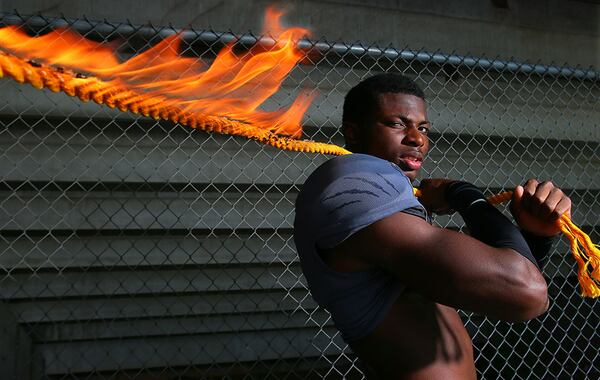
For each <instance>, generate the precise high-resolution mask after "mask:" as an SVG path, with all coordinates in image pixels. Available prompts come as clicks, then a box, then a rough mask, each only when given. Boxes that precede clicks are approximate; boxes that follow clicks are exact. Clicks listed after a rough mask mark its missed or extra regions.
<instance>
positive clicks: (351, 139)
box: [342, 121, 360, 148]
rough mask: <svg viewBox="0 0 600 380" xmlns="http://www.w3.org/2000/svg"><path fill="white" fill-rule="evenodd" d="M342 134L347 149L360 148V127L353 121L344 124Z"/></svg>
mask: <svg viewBox="0 0 600 380" xmlns="http://www.w3.org/2000/svg"><path fill="white" fill-rule="evenodd" d="M342 133H344V141H345V142H346V148H348V147H351V148H353V147H356V146H358V140H359V138H360V136H359V131H358V125H357V124H356V123H353V122H351V121H344V122H342Z"/></svg>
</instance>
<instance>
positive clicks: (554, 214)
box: [515, 179, 571, 220]
mask: <svg viewBox="0 0 600 380" xmlns="http://www.w3.org/2000/svg"><path fill="white" fill-rule="evenodd" d="M516 191H517V189H515V192H516ZM517 199H518V200H519V201H520V207H522V208H523V209H524V210H526V211H527V212H529V213H530V214H531V215H534V216H536V217H538V218H540V219H546V220H547V219H550V220H555V219H558V218H560V216H561V215H562V214H564V213H568V214H569V215H570V210H571V200H570V199H569V198H568V197H567V196H565V194H564V193H563V192H562V190H561V189H559V188H558V187H556V186H554V184H553V183H552V182H550V181H546V182H541V183H540V182H538V181H537V180H535V179H530V180H528V181H527V182H526V183H525V185H523V194H522V196H520V197H519V194H517Z"/></svg>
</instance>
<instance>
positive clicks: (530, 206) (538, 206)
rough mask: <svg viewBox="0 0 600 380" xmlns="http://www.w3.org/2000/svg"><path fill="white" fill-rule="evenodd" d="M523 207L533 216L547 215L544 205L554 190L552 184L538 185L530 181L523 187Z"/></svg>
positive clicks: (536, 182) (534, 181)
mask: <svg viewBox="0 0 600 380" xmlns="http://www.w3.org/2000/svg"><path fill="white" fill-rule="evenodd" d="M524 189H525V191H524V193H523V206H524V207H525V209H526V210H527V211H529V212H530V213H531V214H533V215H547V213H546V210H545V208H546V207H545V206H544V203H545V202H546V199H547V198H548V196H549V195H550V193H551V192H552V189H554V185H553V184H552V182H542V183H539V182H538V181H536V180H533V179H530V180H529V181H527V183H526V184H525V186H524Z"/></svg>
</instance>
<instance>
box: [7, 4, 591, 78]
mask: <svg viewBox="0 0 600 380" xmlns="http://www.w3.org/2000/svg"><path fill="white" fill-rule="evenodd" d="M270 3H272V1H265V0H257V1H247V0H206V1H193V0H187V1H166V0H160V1H122V0H102V1H100V0H96V1H77V0H66V1H60V0H53V1H48V0H45V1H44V0H4V1H0V10H13V9H16V10H18V11H19V12H20V13H22V14H32V13H37V12H41V13H42V14H44V15H46V16H53V15H54V16H58V15H61V14H64V15H65V16H66V17H70V18H80V17H83V16H86V17H88V18H89V19H92V20H94V19H96V20H101V19H107V20H109V21H111V22H123V21H126V20H130V21H131V22H132V23H134V24H144V23H147V22H151V23H153V24H154V25H169V24H171V25H173V26H175V27H185V26H187V25H190V24H191V25H192V26H193V27H195V28H198V29H205V28H213V29H215V30H217V31H227V30H233V31H236V32H238V33H240V32H245V31H248V30H252V31H253V32H255V33H259V31H260V25H261V20H262V16H263V13H264V9H265V8H266V7H267V6H268V5H269V4H270ZM281 3H282V4H284V6H285V7H286V8H288V10H289V12H288V15H287V16H286V20H287V22H289V24H290V25H302V26H305V27H308V28H310V29H311V30H312V31H313V34H312V36H313V38H316V39H319V38H326V39H327V40H329V41H335V40H339V41H344V42H355V41H360V42H361V43H363V44H367V45H369V44H378V45H383V46H388V45H392V46H394V47H396V48H402V47H405V46H408V47H410V48H412V49H421V48H424V49H426V50H428V51H435V50H440V51H442V52H445V53H451V52H456V53H457V54H460V55H476V56H487V57H497V56H498V57H500V58H503V59H511V58H514V59H516V60H518V61H534V62H537V61H538V60H539V61H541V62H544V63H551V62H555V63H556V64H558V65H563V64H565V63H567V64H568V65H572V66H575V65H581V66H583V67H589V66H594V67H596V68H598V67H600V3H599V2H597V1H589V0H570V1H566V0H549V1H544V0H528V1H516V0H506V4H507V6H508V7H507V8H501V7H498V6H495V5H494V3H493V2H492V1H491V0H450V1H426V2H424V1H418V0H404V1H402V0H351V1H342V0H326V1H309V0H304V1H303V0H294V1H283V2H281ZM496 3H498V1H496Z"/></svg>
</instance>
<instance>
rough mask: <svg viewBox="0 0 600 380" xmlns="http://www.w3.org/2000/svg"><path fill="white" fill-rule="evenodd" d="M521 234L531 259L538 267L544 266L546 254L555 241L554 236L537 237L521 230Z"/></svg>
mask: <svg viewBox="0 0 600 380" xmlns="http://www.w3.org/2000/svg"><path fill="white" fill-rule="evenodd" d="M521 234H522V235H523V237H524V238H525V241H526V242H527V245H528V246H529V249H530V250H531V253H532V254H533V257H535V260H536V261H537V262H538V265H539V266H540V267H543V266H544V263H545V262H546V259H547V256H548V253H549V252H550V250H551V249H552V245H553V244H554V241H555V240H556V236H537V235H534V234H532V233H531V232H528V231H525V230H521Z"/></svg>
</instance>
